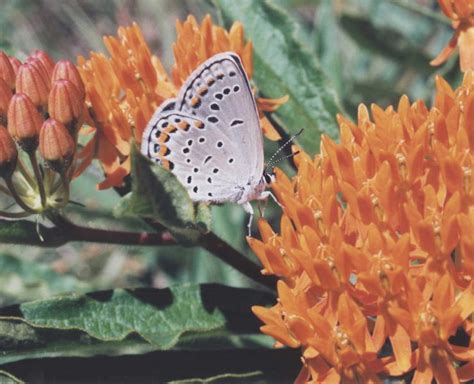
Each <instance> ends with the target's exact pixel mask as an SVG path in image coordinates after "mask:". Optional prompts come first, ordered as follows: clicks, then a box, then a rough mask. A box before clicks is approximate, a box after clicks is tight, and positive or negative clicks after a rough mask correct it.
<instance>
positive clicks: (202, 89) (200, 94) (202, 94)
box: [197, 87, 209, 96]
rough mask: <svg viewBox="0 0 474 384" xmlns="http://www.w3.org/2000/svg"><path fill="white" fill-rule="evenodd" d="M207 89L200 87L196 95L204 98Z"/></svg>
mask: <svg viewBox="0 0 474 384" xmlns="http://www.w3.org/2000/svg"><path fill="white" fill-rule="evenodd" d="M208 90H209V88H207V87H201V88H199V89H198V91H197V93H198V95H199V96H204V95H205V94H206V93H207V92H208Z"/></svg>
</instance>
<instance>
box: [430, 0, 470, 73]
mask: <svg viewBox="0 0 474 384" xmlns="http://www.w3.org/2000/svg"><path fill="white" fill-rule="evenodd" d="M438 2H439V5H440V7H441V9H442V10H443V12H444V14H445V15H446V16H447V17H449V18H450V19H451V21H452V22H451V25H452V26H453V28H454V34H453V37H452V38H451V40H450V41H449V43H448V45H447V46H446V47H445V48H444V49H443V50H442V51H441V52H440V53H439V55H438V56H436V58H434V59H433V60H432V61H431V63H430V64H431V65H440V64H442V63H444V62H445V61H446V60H448V58H449V57H450V56H451V55H452V54H453V53H454V50H455V49H456V46H458V47H459V58H460V64H461V71H463V72H465V71H467V70H469V69H474V49H473V47H474V0H438Z"/></svg>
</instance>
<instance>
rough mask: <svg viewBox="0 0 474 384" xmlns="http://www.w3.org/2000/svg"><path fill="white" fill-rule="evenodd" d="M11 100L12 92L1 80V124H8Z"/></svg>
mask: <svg viewBox="0 0 474 384" xmlns="http://www.w3.org/2000/svg"><path fill="white" fill-rule="evenodd" d="M11 98H12V90H11V89H10V87H9V86H8V84H7V83H6V82H5V80H3V79H0V124H6V122H7V114H8V105H9V104H10V100H11Z"/></svg>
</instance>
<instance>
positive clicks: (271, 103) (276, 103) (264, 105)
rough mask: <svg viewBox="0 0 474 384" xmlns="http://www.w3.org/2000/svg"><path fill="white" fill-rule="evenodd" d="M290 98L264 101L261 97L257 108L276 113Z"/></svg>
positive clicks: (283, 97) (286, 96)
mask: <svg viewBox="0 0 474 384" xmlns="http://www.w3.org/2000/svg"><path fill="white" fill-rule="evenodd" d="M289 98H290V97H289V96H288V95H285V96H282V97H279V98H277V99H264V98H262V97H259V98H258V99H257V100H256V101H257V107H258V109H259V110H260V111H265V112H275V111H276V110H277V109H278V108H279V107H280V106H281V105H283V104H285V103H286V102H287V101H288V99H289Z"/></svg>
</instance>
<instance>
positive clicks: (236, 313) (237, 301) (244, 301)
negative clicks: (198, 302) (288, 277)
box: [200, 284, 275, 333]
mask: <svg viewBox="0 0 474 384" xmlns="http://www.w3.org/2000/svg"><path fill="white" fill-rule="evenodd" d="M200 290H201V298H202V303H203V306H204V308H205V309H206V311H208V312H210V313H212V312H213V311H215V310H216V309H217V310H219V311H220V312H221V313H222V314H223V315H224V317H225V319H226V322H227V328H228V329H229V330H230V331H231V332H233V333H252V332H257V333H258V328H259V327H260V326H261V325H262V323H261V321H260V320H258V319H257V317H256V316H255V315H254V314H253V313H252V311H251V310H250V308H251V307H252V306H253V305H261V306H269V305H273V304H274V303H275V298H274V297H273V296H272V295H271V294H270V293H267V292H264V291H257V290H254V289H243V288H232V287H227V286H225V285H220V284H203V285H201V286H200Z"/></svg>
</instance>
